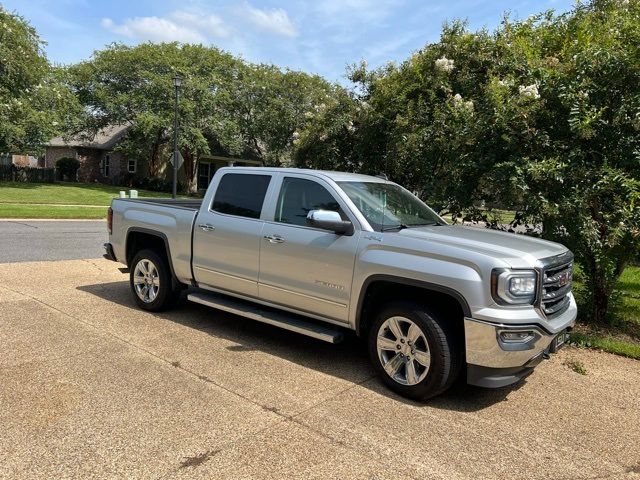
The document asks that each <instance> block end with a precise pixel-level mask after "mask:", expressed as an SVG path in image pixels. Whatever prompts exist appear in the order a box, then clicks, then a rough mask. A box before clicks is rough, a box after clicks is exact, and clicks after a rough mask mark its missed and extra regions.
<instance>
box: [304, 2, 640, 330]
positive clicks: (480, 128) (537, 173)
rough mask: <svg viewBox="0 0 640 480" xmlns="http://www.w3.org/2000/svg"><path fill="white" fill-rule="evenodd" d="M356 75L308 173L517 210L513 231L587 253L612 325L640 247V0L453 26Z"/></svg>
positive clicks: (323, 127) (451, 202)
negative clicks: (623, 277) (382, 178)
mask: <svg viewBox="0 0 640 480" xmlns="http://www.w3.org/2000/svg"><path fill="white" fill-rule="evenodd" d="M351 79H352V80H353V81H354V82H355V83H356V86H357V88H356V89H354V91H353V92H352V94H351V95H349V96H343V97H338V98H337V99H335V100H334V102H333V103H332V105H331V107H330V108H327V109H326V110H324V111H323V112H321V113H320V114H319V115H318V116H317V118H316V120H315V122H313V123H312V124H311V125H310V126H309V128H307V129H306V130H305V131H303V132H302V133H301V135H300V139H299V148H298V149H297V151H296V154H295V159H296V163H297V164H298V165H301V166H302V165H306V166H313V167H322V168H339V169H349V170H356V171H362V172H368V173H379V172H385V173H387V175H389V176H390V178H392V179H393V180H395V181H397V182H399V183H402V184H404V185H406V186H408V187H409V188H410V189H412V190H414V191H416V192H417V193H418V194H419V195H420V196H421V197H422V198H423V199H424V200H426V201H427V202H428V203H430V204H431V205H432V206H434V207H435V208H436V209H438V210H439V211H440V212H443V213H444V212H450V213H452V214H453V216H454V217H456V218H459V217H466V218H469V219H476V220H485V221H487V220H488V221H489V223H491V217H487V215H486V214H484V213H482V212H481V211H480V210H479V209H478V208H477V206H478V205H481V204H486V205H487V206H488V207H492V206H500V207H502V208H509V209H512V210H515V211H516V217H515V221H514V225H517V224H526V225H532V224H542V225H543V226H544V229H543V232H542V235H543V236H544V237H546V238H548V239H552V240H557V241H561V242H562V243H564V244H566V245H567V246H569V247H570V248H571V249H572V250H573V251H574V252H575V254H576V256H577V259H578V260H579V261H580V262H581V264H582V266H583V270H584V273H585V276H586V280H587V283H588V285H589V292H590V293H589V295H588V299H587V300H588V301H587V304H586V305H585V306H586V307H587V308H586V313H587V316H589V317H591V318H592V319H594V320H596V321H604V320H605V318H606V313H607V310H608V302H609V298H610V296H611V293H612V291H613V288H614V285H615V281H616V279H617V278H618V277H619V275H620V273H621V272H622V271H623V269H624V268H625V266H626V265H628V264H629V263H630V262H631V261H632V260H634V259H637V258H638V256H639V253H638V252H639V251H640V3H639V2H637V1H627V0H623V1H620V0H593V1H592V2H590V3H588V4H578V5H577V6H576V7H575V8H574V10H573V11H571V12H569V13H566V14H563V15H554V13H553V12H545V13H542V14H540V15H536V16H533V17H530V18H528V19H527V20H524V21H517V22H514V21H511V20H510V19H509V18H505V19H504V21H503V23H502V25H501V26H500V27H499V28H498V29H497V30H496V31H494V32H488V31H484V30H482V31H479V32H475V33H473V32H469V31H468V30H467V29H466V26H465V24H464V23H461V22H454V23H451V24H449V25H446V26H445V27H444V29H443V32H442V36H441V39H440V41H439V42H437V43H435V44H429V45H427V46H425V47H424V48H423V49H422V50H420V51H418V52H416V53H415V54H414V55H412V56H411V57H410V58H409V59H408V60H406V61H405V62H403V63H402V64H401V65H399V66H395V65H392V64H390V65H388V66H387V67H385V68H382V69H379V70H376V71H368V70H367V69H366V67H365V66H363V65H360V66H357V67H354V68H353V69H352V71H351ZM494 226H497V225H495V223H494Z"/></svg>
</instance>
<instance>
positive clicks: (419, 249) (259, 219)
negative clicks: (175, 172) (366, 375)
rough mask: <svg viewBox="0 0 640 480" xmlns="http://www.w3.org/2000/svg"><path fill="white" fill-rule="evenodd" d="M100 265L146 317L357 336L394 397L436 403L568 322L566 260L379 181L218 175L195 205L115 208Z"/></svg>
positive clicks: (546, 347) (557, 338) (532, 241)
mask: <svg viewBox="0 0 640 480" xmlns="http://www.w3.org/2000/svg"><path fill="white" fill-rule="evenodd" d="M108 217H109V218H108V228H109V243H107V244H105V248H106V251H107V253H106V255H105V256H106V257H107V258H110V259H112V260H115V261H118V262H121V263H124V264H126V265H127V266H128V267H129V273H130V284H131V291H132V293H133V298H134V299H135V301H136V302H137V303H138V305H139V306H140V307H141V308H143V309H145V310H150V311H159V310H162V309H167V308H169V307H171V306H173V305H174V304H175V302H176V300H177V299H178V298H179V297H180V296H181V294H182V291H183V290H185V289H187V288H188V291H187V292H186V297H187V299H188V300H190V301H193V302H197V303H200V304H203V305H207V306H210V307H213V308H216V309H221V310H225V311H228V312H233V313H235V314H238V315H242V316H245V317H249V318H252V319H255V320H258V321H261V322H266V323H269V324H272V325H274V326H277V327H280V328H285V329H288V330H292V331H295V332H298V333H301V334H305V335H309V336H312V337H315V338H317V339H320V340H324V341H328V342H333V343H335V342H338V341H340V340H341V339H342V337H343V333H344V332H345V330H347V329H348V330H352V331H355V332H356V333H357V335H359V336H361V337H363V338H364V339H365V340H366V342H367V345H368V350H369V354H370V357H371V361H372V362H373V365H374V366H375V368H376V370H377V371H378V372H379V375H380V377H381V378H382V380H383V381H384V382H385V383H386V384H387V385H388V386H389V387H390V388H391V389H392V390H394V391H396V392H398V393H400V394H402V395H404V396H407V397H411V398H414V399H426V398H429V397H432V396H434V395H437V394H439V393H441V392H443V391H445V390H446V389H447V388H449V387H450V386H451V385H452V383H453V382H454V381H455V380H456V379H457V378H458V377H460V376H461V375H465V376H466V381H467V382H468V383H470V384H474V385H479V386H484V387H501V386H505V385H509V384H512V383H514V382H516V381H518V380H519V379H521V378H523V377H524V376H526V375H527V374H529V373H530V372H531V371H532V370H533V368H534V367H535V366H536V365H537V364H538V363H539V362H540V361H541V360H542V359H544V358H547V357H548V356H549V354H550V353H553V352H555V351H556V350H557V349H558V348H559V347H560V346H562V344H563V343H564V341H565V339H566V338H567V332H568V331H569V330H570V329H571V328H572V326H573V325H574V322H575V318H576V311H577V309H576V303H575V300H574V298H573V295H572V293H571V280H572V268H573V254H572V253H571V252H570V251H569V250H567V249H566V248H565V247H564V246H562V245H559V244H556V243H552V242H548V241H544V240H540V239H537V238H531V237H526V236H524V235H517V234H512V233H503V232H497V231H492V230H487V229H482V228H473V227H463V226H455V225H447V223H446V222H445V221H444V220H443V219H442V218H441V217H439V216H438V215H437V214H436V213H435V212H434V211H433V210H431V209H430V208H429V207H428V206H427V205H425V204H424V203H423V202H421V201H420V200H419V199H418V198H417V197H416V196H414V195H413V194H411V193H410V192H409V191H407V190H405V189H404V188H402V187H401V186H399V185H397V184H395V183H393V182H390V181H388V180H386V179H382V178H378V177H371V176H365V175H356V174H351V173H340V172H324V171H315V170H301V169H282V168H234V167H231V168H222V169H220V170H218V171H217V172H216V174H215V176H214V177H213V178H212V180H211V184H210V186H209V189H208V190H207V192H206V194H205V196H204V199H203V200H202V201H199V200H197V201H195V200H193V201H192V200H156V199H138V200H135V199H114V200H113V202H112V205H111V208H110V209H109V214H108Z"/></svg>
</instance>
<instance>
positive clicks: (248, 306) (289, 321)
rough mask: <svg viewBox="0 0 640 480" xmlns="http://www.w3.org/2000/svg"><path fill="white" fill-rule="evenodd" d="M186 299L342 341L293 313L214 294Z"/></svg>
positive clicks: (335, 333) (331, 331)
mask: <svg viewBox="0 0 640 480" xmlns="http://www.w3.org/2000/svg"><path fill="white" fill-rule="evenodd" d="M187 299H188V300H190V301H192V302H195V303H199V304H201V305H206V306H207V307H212V308H217V309H218V310H224V311H225V312H229V313H233V314H235V315H240V316H242V317H247V318H250V319H252V320H257V321H258V322H262V323H268V324H269V325H273V326H275V327H280V328H283V329H285V330H290V331H292V332H296V333H301V334H302V335H306V336H308V337H313V338H316V339H318V340H323V341H325V342H329V343H338V342H340V341H342V332H341V331H339V330H337V329H333V328H331V327H328V326H325V325H320V324H318V323H314V322H313V321H310V320H307V319H305V318H304V317H301V316H300V315H295V314H293V313H287V312H283V311H280V310H278V311H276V310H275V309H270V308H267V307H261V306H259V305H255V304H252V303H249V302H245V301H242V300H237V299H234V298H230V297H227V296H223V295H219V294H215V293H200V292H197V293H190V294H189V295H187Z"/></svg>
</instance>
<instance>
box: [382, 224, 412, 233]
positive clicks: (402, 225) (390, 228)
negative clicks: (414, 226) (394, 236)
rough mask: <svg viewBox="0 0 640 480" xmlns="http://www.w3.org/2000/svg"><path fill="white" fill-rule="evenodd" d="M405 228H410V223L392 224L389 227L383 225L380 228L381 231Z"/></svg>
mask: <svg viewBox="0 0 640 480" xmlns="http://www.w3.org/2000/svg"><path fill="white" fill-rule="evenodd" d="M405 228H409V226H408V225H405V224H404V223H399V224H397V225H390V226H388V227H382V228H381V229H380V231H381V232H388V231H390V230H404V229H405Z"/></svg>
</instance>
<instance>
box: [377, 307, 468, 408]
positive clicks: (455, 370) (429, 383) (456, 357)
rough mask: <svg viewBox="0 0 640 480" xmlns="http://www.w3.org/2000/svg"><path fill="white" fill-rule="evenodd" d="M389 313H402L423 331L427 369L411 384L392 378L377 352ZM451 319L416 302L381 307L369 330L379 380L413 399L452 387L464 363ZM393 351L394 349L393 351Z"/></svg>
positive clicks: (430, 395) (392, 314)
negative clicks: (427, 362)
mask: <svg viewBox="0 0 640 480" xmlns="http://www.w3.org/2000/svg"><path fill="white" fill-rule="evenodd" d="M392 317H403V318H406V319H408V320H410V321H411V322H413V323H414V324H415V325H416V326H418V327H419V329H420V330H421V331H422V333H423V335H424V338H425V339H426V341H427V343H428V347H429V353H430V365H429V366H428V369H426V374H425V375H426V376H425V377H424V378H423V379H422V380H420V381H419V382H418V383H415V384H413V385H406V384H403V383H400V382H399V381H397V380H396V379H394V378H392V377H391V376H390V375H389V374H388V373H387V372H386V371H385V368H384V366H383V361H382V360H381V358H380V356H379V354H378V346H377V342H378V332H379V330H380V328H381V327H382V325H383V324H385V322H386V321H387V320H388V319H391V318H392ZM451 321H452V320H451V319H449V318H447V317H446V316H445V315H442V314H439V313H437V312H436V311H435V310H432V309H429V308H428V307H425V306H424V305H420V304H419V303H415V302H407V301H401V302H393V303H391V304H389V305H387V306H386V307H384V308H383V309H382V310H381V311H380V313H379V314H378V316H377V317H376V318H375V320H374V321H373V322H372V324H371V328H370V329H369V332H368V349H369V357H370V358H371V362H372V363H373V365H374V368H375V369H376V371H377V372H378V374H379V375H380V377H381V378H382V381H383V382H384V383H385V384H386V385H387V386H388V387H389V388H390V389H391V390H393V391H394V392H396V393H399V394H400V395H402V396H404V397H408V398H411V399H414V400H426V399H428V398H432V397H434V396H436V395H439V394H441V393H443V392H444V391H445V390H447V389H448V388H449V387H451V385H453V383H454V382H455V381H456V379H457V377H458V375H459V373H460V370H461V368H462V365H463V356H462V354H463V349H462V346H461V339H456V338H455V336H454V328H453V325H452V323H451ZM407 325H408V324H407ZM392 338H393V336H392ZM394 343H395V342H394ZM403 343H404V342H403ZM409 353H410V352H409ZM395 354H397V352H396V353H394V354H393V355H395ZM389 355H392V354H389ZM400 356H401V357H402V355H400ZM403 358H404V361H405V362H408V361H409V360H408V359H407V358H406V357H403ZM412 358H413V357H412ZM416 365H417V364H416ZM418 367H420V365H418ZM400 368H406V367H400ZM398 371H399V370H398ZM407 378H408V375H407Z"/></svg>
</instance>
